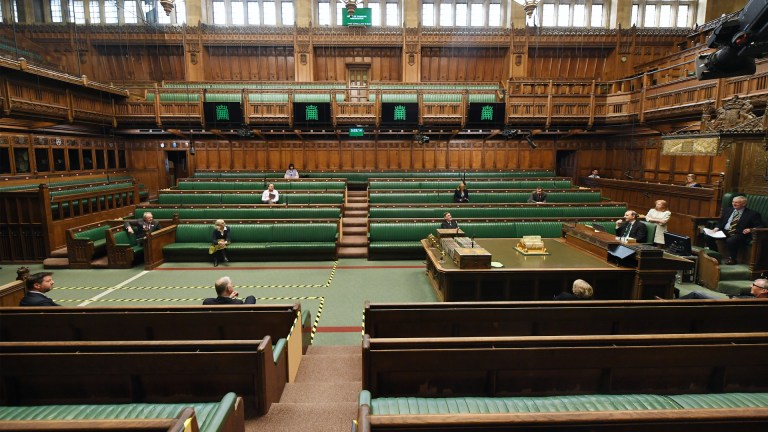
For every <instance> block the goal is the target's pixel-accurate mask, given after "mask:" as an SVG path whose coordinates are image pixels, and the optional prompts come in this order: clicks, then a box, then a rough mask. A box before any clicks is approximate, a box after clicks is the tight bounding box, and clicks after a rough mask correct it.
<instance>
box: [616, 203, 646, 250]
mask: <svg viewBox="0 0 768 432" xmlns="http://www.w3.org/2000/svg"><path fill="white" fill-rule="evenodd" d="M616 237H618V238H619V239H621V240H624V241H626V239H628V238H633V239H635V241H636V242H638V243H645V241H646V240H647V239H648V229H647V228H646V227H645V224H644V223H642V222H641V221H639V220H637V212H636V211H632V210H627V212H626V213H624V218H623V219H619V220H617V221H616Z"/></svg>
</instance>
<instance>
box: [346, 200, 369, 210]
mask: <svg viewBox="0 0 768 432" xmlns="http://www.w3.org/2000/svg"><path fill="white" fill-rule="evenodd" d="M368 207H369V206H368V203H367V202H365V203H347V204H345V205H344V210H365V211H368Z"/></svg>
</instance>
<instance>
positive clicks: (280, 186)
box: [178, 181, 347, 195]
mask: <svg viewBox="0 0 768 432" xmlns="http://www.w3.org/2000/svg"><path fill="white" fill-rule="evenodd" d="M270 183H272V184H274V185H275V189H277V190H278V191H279V192H283V191H287V190H327V191H343V190H344V189H346V188H347V184H346V183H344V182H341V181H327V182H325V181H312V182H306V181H304V182H303V181H267V182H263V181H259V182H232V181H229V182H228V181H210V182H209V181H205V182H198V181H180V182H179V186H178V189H179V190H221V191H226V190H248V191H259V195H261V192H263V191H264V190H265V189H266V188H267V185H269V184H270Z"/></svg>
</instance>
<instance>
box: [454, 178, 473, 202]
mask: <svg viewBox="0 0 768 432" xmlns="http://www.w3.org/2000/svg"><path fill="white" fill-rule="evenodd" d="M453 202H455V203H465V202H469V190H467V184H466V183H465V182H464V181H462V182H461V183H459V185H458V186H456V189H454V191H453Z"/></svg>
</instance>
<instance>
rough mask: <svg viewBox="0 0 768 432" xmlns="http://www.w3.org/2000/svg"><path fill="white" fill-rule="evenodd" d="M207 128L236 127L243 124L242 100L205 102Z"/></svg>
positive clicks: (204, 111)
mask: <svg viewBox="0 0 768 432" xmlns="http://www.w3.org/2000/svg"><path fill="white" fill-rule="evenodd" d="M203 113H204V115H205V128H206V129H208V130H210V129H236V128H239V127H241V126H242V125H243V108H242V107H241V106H240V102H203Z"/></svg>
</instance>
